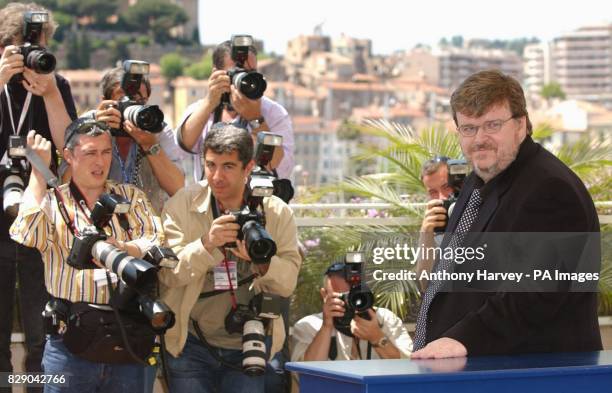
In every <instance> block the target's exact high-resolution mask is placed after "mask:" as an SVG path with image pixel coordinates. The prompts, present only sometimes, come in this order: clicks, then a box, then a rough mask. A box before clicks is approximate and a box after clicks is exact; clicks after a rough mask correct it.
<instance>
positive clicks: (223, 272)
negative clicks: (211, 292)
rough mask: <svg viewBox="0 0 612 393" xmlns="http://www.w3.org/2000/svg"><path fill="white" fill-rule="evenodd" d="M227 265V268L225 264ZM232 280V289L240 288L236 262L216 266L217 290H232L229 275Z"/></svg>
mask: <svg viewBox="0 0 612 393" xmlns="http://www.w3.org/2000/svg"><path fill="white" fill-rule="evenodd" d="M226 263H227V268H226V267H225V264H226ZM228 271H229V276H230V277H231V279H232V288H234V289H237V288H238V269H237V267H236V261H224V262H221V263H220V264H218V265H217V266H215V269H214V274H215V276H214V277H215V290H228V289H230V282H229V280H228V274H227V272H228Z"/></svg>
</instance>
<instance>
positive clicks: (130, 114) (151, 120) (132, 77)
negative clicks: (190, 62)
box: [111, 60, 166, 136]
mask: <svg viewBox="0 0 612 393" xmlns="http://www.w3.org/2000/svg"><path fill="white" fill-rule="evenodd" d="M123 71H124V74H123V77H122V78H121V89H122V90H123V91H124V92H125V96H124V97H123V98H122V99H121V100H119V101H118V102H117V109H118V110H119V112H121V124H123V122H124V121H125V120H129V121H131V122H132V123H134V125H135V126H136V127H138V128H140V129H142V130H145V131H148V132H151V133H155V134H156V133H159V132H162V131H163V129H164V127H165V125H166V124H165V123H164V113H163V112H162V111H161V109H159V107H158V106H157V105H143V103H142V102H141V101H139V100H138V98H139V94H140V85H141V84H142V83H143V81H144V78H145V76H146V75H149V63H147V62H145V61H139V60H126V61H124V62H123ZM111 133H112V135H114V136H129V135H128V134H127V133H126V132H125V131H124V130H123V126H122V127H121V128H119V129H112V130H111Z"/></svg>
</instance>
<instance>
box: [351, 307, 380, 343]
mask: <svg viewBox="0 0 612 393" xmlns="http://www.w3.org/2000/svg"><path fill="white" fill-rule="evenodd" d="M368 315H369V316H370V319H365V318H361V317H360V316H359V315H357V314H355V318H353V320H352V321H351V332H352V333H353V334H354V335H355V337H357V338H358V339H360V340H366V341H369V342H371V343H373V344H374V343H377V342H378V340H380V339H381V338H383V337H384V336H385V334H384V333H383V331H382V329H381V328H380V325H379V324H378V319H377V318H376V312H375V311H374V310H372V309H371V308H369V309H368Z"/></svg>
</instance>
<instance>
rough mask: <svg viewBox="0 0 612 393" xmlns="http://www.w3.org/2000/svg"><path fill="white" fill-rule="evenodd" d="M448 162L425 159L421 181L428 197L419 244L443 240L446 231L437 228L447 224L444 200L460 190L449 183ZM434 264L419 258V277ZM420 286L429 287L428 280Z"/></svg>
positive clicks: (430, 245) (446, 159) (422, 281)
mask: <svg viewBox="0 0 612 393" xmlns="http://www.w3.org/2000/svg"><path fill="white" fill-rule="evenodd" d="M447 162H448V157H444V156H438V157H434V158H432V159H431V160H427V161H425V163H424V164H423V168H422V169H421V181H422V182H423V185H424V186H425V191H426V192H427V197H428V202H427V207H426V210H425V216H424V217H423V223H422V224H421V231H420V238H419V245H420V244H423V246H424V247H434V246H439V245H440V243H441V242H442V237H443V236H444V231H440V232H435V230H436V229H438V228H444V227H445V226H446V220H447V217H448V216H447V214H448V212H447V211H446V209H445V208H444V201H445V200H448V198H449V197H450V196H451V195H452V194H453V193H455V192H456V191H458V190H455V189H453V188H452V187H451V186H450V185H449V184H448V163H447ZM433 264H434V260H433V258H431V259H425V258H419V260H418V261H417V266H416V270H417V277H420V276H421V272H422V271H423V270H427V271H428V272H430V271H431V269H432V267H433ZM419 286H420V287H421V290H422V291H424V290H425V288H427V280H425V279H422V280H419Z"/></svg>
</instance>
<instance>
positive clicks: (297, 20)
mask: <svg viewBox="0 0 612 393" xmlns="http://www.w3.org/2000/svg"><path fill="white" fill-rule="evenodd" d="M199 4H200V6H199V12H198V13H199V21H200V30H201V40H202V41H203V43H204V44H216V43H219V42H221V41H223V40H225V39H229V37H230V35H231V34H232V33H243V34H251V35H253V36H255V37H256V38H259V39H263V40H264V44H265V50H266V51H268V52H270V51H274V52H276V53H284V52H285V48H286V44H287V41H288V40H289V39H291V38H294V37H297V36H298V35H300V34H311V33H312V31H313V28H314V27H315V26H316V25H317V24H319V23H323V32H324V33H325V34H326V35H330V36H332V37H336V36H339V35H340V34H341V33H345V34H347V35H349V36H353V37H357V38H370V39H372V41H373V50H374V53H376V54H379V53H391V52H393V51H394V50H400V49H410V48H412V47H413V46H414V45H415V44H417V43H419V42H421V43H426V44H435V43H437V42H438V41H439V40H440V38H442V37H451V36H453V35H463V36H464V37H465V38H503V39H507V38H516V37H532V36H536V37H538V38H540V39H544V40H546V39H550V38H553V37H555V36H557V35H559V34H561V33H563V32H567V31H571V30H574V29H576V28H578V27H580V26H582V25H585V24H593V23H598V22H599V23H601V22H606V23H610V22H612V3H610V2H608V1H605V0H581V1H579V2H576V1H570V2H566V1H559V0H556V1H539V0H514V1H505V2H503V1H493V0H489V1H484V0H463V1H462V0H455V1H450V0H424V1H391V0H369V1H363V0H353V1H348V0H326V1H323V0H305V1H291V0H288V1H287V0H285V1H272V0H258V1H253V0H251V1H245V0H230V1H219V0H216V1H211V0H199Z"/></svg>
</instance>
